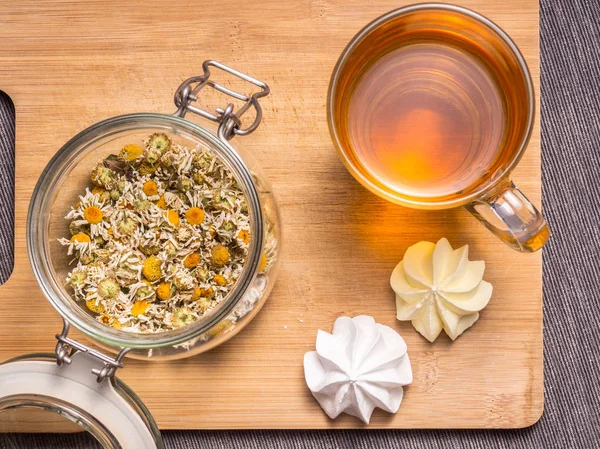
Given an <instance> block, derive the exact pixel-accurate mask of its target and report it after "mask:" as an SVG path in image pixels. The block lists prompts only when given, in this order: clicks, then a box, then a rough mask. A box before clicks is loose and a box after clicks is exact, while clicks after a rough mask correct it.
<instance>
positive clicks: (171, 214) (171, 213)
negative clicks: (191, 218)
mask: <svg viewBox="0 0 600 449" xmlns="http://www.w3.org/2000/svg"><path fill="white" fill-rule="evenodd" d="M165 216H166V217H167V220H168V222H169V223H171V224H172V225H173V226H179V214H178V213H177V211H176V210H173V209H169V210H168V211H166V212H165Z"/></svg>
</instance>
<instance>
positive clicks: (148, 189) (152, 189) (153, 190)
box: [142, 180, 158, 196]
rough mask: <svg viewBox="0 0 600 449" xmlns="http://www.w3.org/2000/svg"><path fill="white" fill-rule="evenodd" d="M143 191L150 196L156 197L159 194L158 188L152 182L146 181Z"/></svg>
mask: <svg viewBox="0 0 600 449" xmlns="http://www.w3.org/2000/svg"><path fill="white" fill-rule="evenodd" d="M142 190H143V191H144V193H145V194H146V195H148V196H154V195H157V194H158V186H157V185H156V183H155V182H154V181H152V180H150V181H146V182H145V183H144V185H143V187H142Z"/></svg>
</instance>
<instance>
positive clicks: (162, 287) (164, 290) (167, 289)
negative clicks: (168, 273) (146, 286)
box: [156, 282, 173, 301]
mask: <svg viewBox="0 0 600 449" xmlns="http://www.w3.org/2000/svg"><path fill="white" fill-rule="evenodd" d="M172 292H173V289H172V288H171V284H169V283H168V282H161V283H160V284H159V286H158V288H157V289H156V296H158V297H159V298H160V299H162V300H163V301H166V300H167V299H169V298H170V297H171V293H172Z"/></svg>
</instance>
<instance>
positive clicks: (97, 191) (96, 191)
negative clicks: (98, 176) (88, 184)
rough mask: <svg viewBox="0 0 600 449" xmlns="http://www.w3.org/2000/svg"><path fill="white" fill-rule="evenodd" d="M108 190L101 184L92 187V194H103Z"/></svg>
mask: <svg viewBox="0 0 600 449" xmlns="http://www.w3.org/2000/svg"><path fill="white" fill-rule="evenodd" d="M104 192H106V190H105V189H104V188H102V187H100V186H94V187H92V195H102V194H103V193H104Z"/></svg>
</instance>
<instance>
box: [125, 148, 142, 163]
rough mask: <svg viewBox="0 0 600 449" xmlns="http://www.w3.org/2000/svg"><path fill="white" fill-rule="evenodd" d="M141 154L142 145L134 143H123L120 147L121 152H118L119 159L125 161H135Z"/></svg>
mask: <svg viewBox="0 0 600 449" xmlns="http://www.w3.org/2000/svg"><path fill="white" fill-rule="evenodd" d="M142 154H144V150H142V147H140V146H139V145H135V144H130V145H125V146H124V147H123V148H121V152H120V153H119V159H121V160H122V161H126V162H131V161H135V160H136V159H137V158H139V157H140V156H141V155H142Z"/></svg>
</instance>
